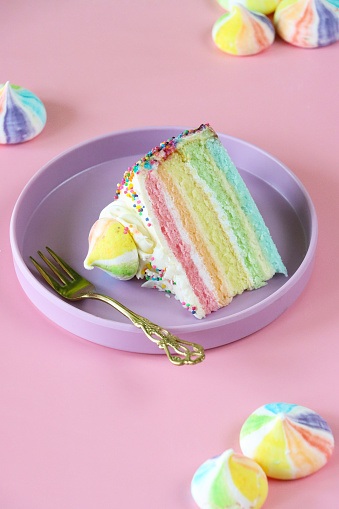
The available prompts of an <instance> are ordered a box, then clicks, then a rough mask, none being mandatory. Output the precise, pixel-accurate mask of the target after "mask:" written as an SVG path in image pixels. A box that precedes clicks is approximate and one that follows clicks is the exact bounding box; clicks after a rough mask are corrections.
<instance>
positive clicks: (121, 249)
mask: <svg viewBox="0 0 339 509" xmlns="http://www.w3.org/2000/svg"><path fill="white" fill-rule="evenodd" d="M84 266H85V268H86V269H93V267H99V268H100V269H102V270H104V271H105V272H108V273H109V274H110V275H112V276H113V277H115V278H116V279H123V280H126V279H132V277H134V276H135V274H136V273H137V270H138V267H139V258H138V251H137V249H136V245H135V242H134V240H133V237H132V235H131V234H130V233H129V231H128V227H124V226H123V225H122V224H121V223H119V222H118V221H115V220H114V219H110V218H101V219H98V221H96V222H95V223H94V225H93V226H92V228H91V231H90V234H89V251H88V255H87V257H86V259H85V261H84Z"/></svg>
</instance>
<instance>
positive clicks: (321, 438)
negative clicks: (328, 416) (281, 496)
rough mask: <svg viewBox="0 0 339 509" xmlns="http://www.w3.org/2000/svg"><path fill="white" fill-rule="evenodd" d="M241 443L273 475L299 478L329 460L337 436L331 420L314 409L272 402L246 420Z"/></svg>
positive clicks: (267, 472)
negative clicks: (334, 433) (334, 434)
mask: <svg viewBox="0 0 339 509" xmlns="http://www.w3.org/2000/svg"><path fill="white" fill-rule="evenodd" d="M240 447H241V450H242V452H243V454H246V456H248V457H250V458H252V459H253V460H255V461H256V462H257V463H259V465H260V466H261V467H262V468H263V470H264V471H265V472H266V474H267V475H268V476H269V477H273V478H275V479H298V478H300V477H305V476H307V475H309V474H313V473H314V472H316V471H317V470H319V468H321V467H322V466H324V465H325V463H327V461H328V459H329V457H330V456H331V454H332V452H333V447H334V439H333V434H332V431H331V429H330V427H329V425H328V424H327V422H326V421H325V420H324V419H323V418H322V417H320V415H319V414H317V413H316V412H314V411H313V410H309V409H308V408H305V407H303V406H300V405H290V404H287V403H272V404H268V405H264V406H262V407H260V408H258V409H257V410H256V411H255V412H253V413H252V414H251V415H250V417H249V418H248V419H247V420H246V421H245V423H244V425H243V427H242V429H241V432H240Z"/></svg>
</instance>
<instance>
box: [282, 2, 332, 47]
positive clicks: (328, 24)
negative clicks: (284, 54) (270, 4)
mask: <svg viewBox="0 0 339 509" xmlns="http://www.w3.org/2000/svg"><path fill="white" fill-rule="evenodd" d="M274 25H275V27H276V29H277V32H278V34H279V35H280V37H281V38H282V39H284V40H285V41H286V42H289V43H290V44H293V45H294V46H300V47H302V48H318V47H321V46H328V45H329V44H333V43H334V42H336V41H338V40H339V10H338V7H336V5H335V4H334V3H333V2H328V1H327V0H282V2H281V3H280V4H279V5H278V7H277V9H276V11H275V13H274Z"/></svg>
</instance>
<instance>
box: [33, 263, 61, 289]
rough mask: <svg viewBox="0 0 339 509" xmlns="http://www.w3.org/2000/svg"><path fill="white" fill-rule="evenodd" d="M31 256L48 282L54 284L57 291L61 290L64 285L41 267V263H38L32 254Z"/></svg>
mask: <svg viewBox="0 0 339 509" xmlns="http://www.w3.org/2000/svg"><path fill="white" fill-rule="evenodd" d="M29 258H30V260H31V261H32V262H33V263H34V265H35V267H36V268H37V269H38V271H39V272H40V274H41V275H42V277H43V278H44V279H45V280H46V281H47V283H48V284H49V285H50V286H52V288H54V290H55V291H56V292H60V290H61V288H62V286H61V285H60V284H59V283H58V282H57V281H55V279H54V278H52V277H51V276H50V275H49V274H47V272H46V271H45V270H44V269H43V268H42V267H41V265H39V264H38V262H37V261H35V260H34V258H32V256H30V257H29Z"/></svg>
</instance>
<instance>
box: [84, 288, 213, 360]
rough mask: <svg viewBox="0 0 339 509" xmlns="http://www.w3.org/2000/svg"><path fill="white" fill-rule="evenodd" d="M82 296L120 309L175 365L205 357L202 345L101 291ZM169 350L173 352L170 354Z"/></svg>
mask: <svg viewBox="0 0 339 509" xmlns="http://www.w3.org/2000/svg"><path fill="white" fill-rule="evenodd" d="M82 298H83V299H96V300H101V301H103V302H106V303H107V304H109V305H110V306H113V307H114V308H115V309H116V310H117V311H120V313H122V314H123V315H124V316H126V317H127V318H128V319H129V320H130V321H131V322H132V323H133V325H135V327H137V328H138V329H141V330H142V331H143V332H144V334H145V335H146V336H147V337H148V339H150V340H151V341H153V343H156V344H157V345H158V347H159V348H161V349H163V350H165V353H166V355H167V357H168V359H169V360H170V361H171V362H172V364H175V365H176V366H181V365H183V364H189V365H192V364H197V363H199V362H202V361H203V360H204V358H205V352H204V349H203V347H202V346H200V345H198V344H197V343H192V342H190V341H185V340H183V339H179V338H178V337H177V336H174V335H173V334H171V333H170V332H168V331H167V330H166V329H164V328H163V327H160V325H156V324H155V323H152V322H150V321H149V320H148V319H147V318H144V317H143V316H140V315H138V314H137V313H134V311H131V310H130V309H128V308H127V307H126V306H124V305H123V304H121V303H120V302H118V301H116V300H114V299H112V298H111V297H108V296H107V295H102V294H101V293H96V292H88V293H86V294H85V295H82ZM171 350H173V351H174V352H175V353H174V354H172V353H171Z"/></svg>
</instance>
